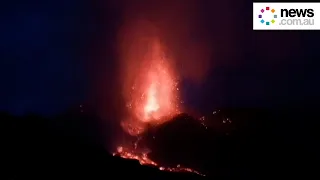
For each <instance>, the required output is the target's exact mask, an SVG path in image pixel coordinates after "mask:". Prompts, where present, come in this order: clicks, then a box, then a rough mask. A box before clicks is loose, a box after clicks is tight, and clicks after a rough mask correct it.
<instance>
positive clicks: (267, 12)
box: [259, 7, 277, 26]
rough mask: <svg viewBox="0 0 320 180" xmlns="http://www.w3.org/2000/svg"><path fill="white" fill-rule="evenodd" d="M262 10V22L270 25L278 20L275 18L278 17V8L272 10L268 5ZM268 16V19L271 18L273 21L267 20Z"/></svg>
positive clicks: (260, 16) (260, 17)
mask: <svg viewBox="0 0 320 180" xmlns="http://www.w3.org/2000/svg"><path fill="white" fill-rule="evenodd" d="M260 12H261V14H259V19H261V20H260V22H261V23H262V24H266V25H267V26H268V25H270V24H274V23H275V22H276V20H275V19H277V15H276V14H275V12H276V10H274V9H271V10H270V7H266V8H265V9H261V10H260ZM270 13H271V16H270ZM268 14H269V15H268ZM266 18H267V19H268V20H270V19H271V21H266V20H265V19H266Z"/></svg>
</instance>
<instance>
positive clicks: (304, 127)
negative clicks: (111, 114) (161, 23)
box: [0, 108, 319, 179]
mask: <svg viewBox="0 0 320 180" xmlns="http://www.w3.org/2000/svg"><path fill="white" fill-rule="evenodd" d="M0 116H1V117H0V118H1V125H0V128H1V147H2V148H1V149H2V150H4V151H3V152H1V165H3V166H2V167H5V169H4V172H5V174H4V176H5V178H2V179H27V178H28V179H60V178H69V179H77V178H85V179H108V178H109V179H110V178H128V177H129V178H144V179H151V178H152V179H164V178H186V179H190V178H191V179H192V178H195V179H198V178H200V179H201V178H203V177H200V176H197V175H190V174H179V173H169V172H163V171H159V170H158V169H156V168H153V167H146V166H141V165H139V163H138V162H137V161H131V160H124V159H121V158H118V157H113V156H111V155H110V154H109V153H107V151H106V150H105V141H104V139H103V138H101V137H102V136H101V133H102V134H103V133H104V132H101V128H100V129H99V123H97V122H98V121H95V120H94V117H92V116H89V115H83V114H81V113H80V114H77V113H71V114H68V113H67V114H64V115H61V116H57V117H56V118H53V119H45V118H42V117H38V116H36V115H29V116H24V117H14V116H12V115H10V114H8V113H1V114H0ZM205 117H206V124H207V126H208V127H207V128H205V127H204V126H203V125H201V124H199V123H198V122H199V121H198V120H195V119H193V118H192V117H190V116H188V115H186V114H182V115H180V116H177V117H176V118H175V119H174V120H173V121H169V122H167V123H166V124H164V125H162V126H160V127H156V128H155V129H150V132H148V133H147V135H146V137H147V138H146V140H147V143H148V145H149V146H150V147H151V148H152V150H153V152H152V153H151V157H152V158H153V159H154V160H156V161H158V162H161V161H163V162H164V163H167V164H176V163H181V164H183V165H186V166H189V165H190V166H191V167H195V168H198V169H201V170H203V171H205V172H206V173H208V174H209V175H210V176H209V177H206V178H213V179H239V178H247V179H257V178H258V179H260V178H261V177H267V176H268V177H276V176H283V177H287V176H297V175H302V177H304V178H306V177H307V176H309V175H310V176H311V175H312V174H313V172H316V171H313V170H314V169H315V167H316V162H317V157H318V153H317V152H318V151H317V150H316V149H317V146H318V145H317V144H318V143H317V142H318V141H317V140H316V134H317V128H318V126H316V124H315V122H316V119H319V118H317V117H319V115H318V114H317V111H314V110H311V109H301V108H295V109H294V108H292V109H287V110H284V109H281V110H280V109H279V110H272V111H268V110H257V109H224V110H221V112H219V113H218V114H215V115H213V114H212V113H210V114H208V115H206V116H205ZM226 118H228V119H229V120H230V122H229V121H226ZM197 121H198V122H197ZM96 131H100V132H99V133H97V132H96ZM105 133H106V134H108V132H105ZM153 137H155V138H153Z"/></svg>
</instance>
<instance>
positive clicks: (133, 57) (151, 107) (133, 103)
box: [114, 33, 201, 174]
mask: <svg viewBox="0 0 320 180" xmlns="http://www.w3.org/2000/svg"><path fill="white" fill-rule="evenodd" d="M131 34H132V33H131ZM135 38H137V37H135ZM135 38H132V37H131V39H134V40H136V42H134V43H133V45H130V46H129V48H127V49H129V50H127V51H126V53H127V54H126V55H125V57H127V58H128V59H127V60H124V62H125V63H123V64H124V65H125V66H126V67H125V76H124V77H125V80H124V81H125V83H124V84H125V85H124V86H123V89H124V97H125V101H126V109H127V112H128V115H127V116H126V117H125V118H124V120H123V121H121V126H122V128H123V130H124V131H125V132H126V133H127V134H129V135H130V136H132V137H134V138H136V142H135V143H133V144H130V143H129V145H128V144H124V145H122V146H118V147H117V151H116V153H114V155H119V156H121V157H123V158H129V159H136V160H138V161H139V162H140V164H142V165H143V164H147V165H153V166H158V167H159V169H160V170H166V171H177V172H193V173H197V174H201V173H199V172H197V171H195V170H192V169H191V168H184V167H181V165H179V164H178V165H177V166H176V167H174V168H171V167H163V166H161V165H159V164H158V163H156V162H154V161H152V160H151V159H150V158H149V157H148V155H147V153H148V152H150V150H148V149H146V148H142V147H141V146H142V145H141V143H139V142H140V141H139V140H140V139H141V136H143V135H142V134H143V133H144V132H145V131H146V130H147V129H148V127H154V126H158V125H160V124H163V123H164V122H167V121H169V120H171V119H172V118H173V117H174V116H176V115H178V114H179V113H180V106H179V105H180V104H181V103H180V99H179V87H178V84H179V83H178V82H179V78H178V75H177V73H176V72H175V70H174V68H173V66H172V61H171V59H170V58H169V56H168V55H167V54H166V52H165V49H164V46H163V44H162V43H161V41H160V40H159V38H158V37H157V36H154V35H152V36H151V37H147V38H141V37H139V38H138V39H135ZM142 39H143V40H142ZM134 40H133V41H134ZM137 41H138V43H137ZM128 52H129V53H128Z"/></svg>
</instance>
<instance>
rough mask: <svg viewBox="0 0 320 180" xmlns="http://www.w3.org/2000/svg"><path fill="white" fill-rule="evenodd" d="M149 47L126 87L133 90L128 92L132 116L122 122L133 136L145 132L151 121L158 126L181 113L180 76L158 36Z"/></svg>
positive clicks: (151, 123)
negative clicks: (131, 81)
mask: <svg viewBox="0 0 320 180" xmlns="http://www.w3.org/2000/svg"><path fill="white" fill-rule="evenodd" d="M146 46H147V47H148V48H147V51H146V52H144V53H145V55H144V56H143V58H144V59H143V60H141V63H140V67H139V70H138V71H137V73H136V74H133V75H132V76H134V77H135V78H134V80H133V83H132V84H131V85H130V86H131V88H128V87H124V88H125V92H128V91H127V89H130V91H129V92H128V94H126V95H125V97H126V101H127V108H128V112H129V117H127V118H126V119H125V120H124V121H123V122H122V123H121V125H122V127H123V129H124V130H125V131H126V132H127V133H129V134H130V135H133V136H135V135H139V134H141V133H143V132H144V131H145V129H146V127H147V124H150V125H158V124H161V123H163V122H165V121H167V120H169V119H170V118H171V117H173V116H174V115H177V114H178V113H180V109H179V96H178V94H179V93H178V91H179V88H178V78H177V75H176V74H175V73H174V70H173V69H172V68H170V63H171V62H170V61H169V58H168V57H167V56H166V55H165V53H164V50H163V48H162V46H161V43H160V41H159V40H158V39H157V38H152V39H150V42H148V44H147V45H146ZM132 76H130V78H132ZM164 117H166V118H164Z"/></svg>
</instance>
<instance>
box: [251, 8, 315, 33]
mask: <svg viewBox="0 0 320 180" xmlns="http://www.w3.org/2000/svg"><path fill="white" fill-rule="evenodd" d="M316 12H319V14H320V3H253V29H254V30H312V29H313V30H319V29H320V25H319V23H318V24H317V22H318V21H319V20H320V17H319V16H317V14H316ZM317 20H318V21H317Z"/></svg>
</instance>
